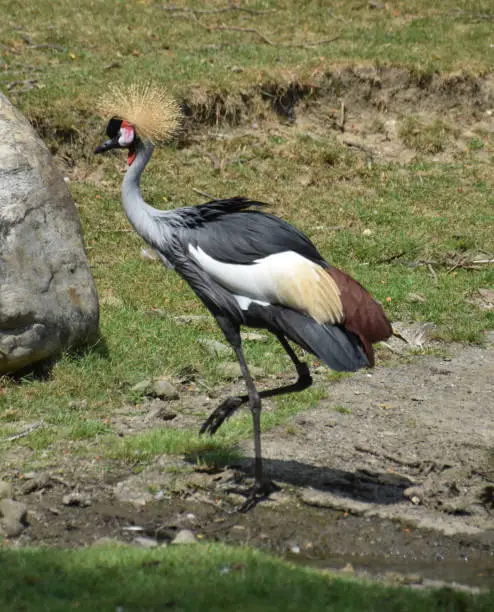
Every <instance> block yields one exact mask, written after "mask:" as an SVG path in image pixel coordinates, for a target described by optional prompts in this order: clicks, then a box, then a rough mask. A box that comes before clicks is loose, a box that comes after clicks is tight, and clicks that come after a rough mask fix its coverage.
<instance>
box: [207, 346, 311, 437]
mask: <svg viewBox="0 0 494 612" xmlns="http://www.w3.org/2000/svg"><path fill="white" fill-rule="evenodd" d="M277 338H278V340H279V341H280V343H281V346H282V347H283V348H284V349H285V351H286V352H287V354H288V356H289V357H290V359H291V360H292V361H293V363H294V365H295V368H296V369H297V374H298V379H297V381H296V382H295V383H293V384H291V385H285V386H283V387H277V388H276V389H268V390H266V391H261V392H260V393H259V397H261V398H265V397H273V396H276V395H284V394H285V393H293V392H295V391H303V390H304V389H307V388H308V387H310V386H311V384H312V377H311V375H310V372H309V368H308V367H307V364H306V363H304V362H303V361H300V360H299V358H298V357H297V355H296V354H295V352H294V350H293V349H292V347H291V346H290V345H289V343H288V341H287V340H286V338H285V337H284V336H283V335H282V334H277ZM248 401H249V396H248V395H239V396H234V397H229V398H227V399H226V400H225V401H224V402H222V403H221V404H220V405H219V406H218V408H216V410H214V412H212V413H211V415H210V416H209V417H208V419H207V420H206V421H204V423H203V424H202V427H201V430H200V433H205V432H207V433H209V434H211V435H213V434H214V433H216V431H218V429H219V428H220V427H221V425H222V423H223V422H224V421H226V419H228V418H230V417H231V416H232V414H233V413H234V412H235V411H236V410H237V409H238V408H240V406H242V404H245V403H246V402H248Z"/></svg>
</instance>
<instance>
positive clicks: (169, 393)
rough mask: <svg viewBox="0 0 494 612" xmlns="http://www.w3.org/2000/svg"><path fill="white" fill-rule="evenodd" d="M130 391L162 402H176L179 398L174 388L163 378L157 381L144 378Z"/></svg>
mask: <svg viewBox="0 0 494 612" xmlns="http://www.w3.org/2000/svg"><path fill="white" fill-rule="evenodd" d="M131 391H134V392H135V393H142V394H143V395H149V396H150V397H159V398H160V399H162V400H176V399H178V398H179V397H180V396H179V394H178V391H177V390H176V389H175V387H174V386H173V385H172V384H171V383H170V382H168V381H167V380H165V379H163V378H158V379H157V380H151V379H150V378H146V379H144V380H141V382H138V383H137V384H136V385H134V386H133V387H132V389H131Z"/></svg>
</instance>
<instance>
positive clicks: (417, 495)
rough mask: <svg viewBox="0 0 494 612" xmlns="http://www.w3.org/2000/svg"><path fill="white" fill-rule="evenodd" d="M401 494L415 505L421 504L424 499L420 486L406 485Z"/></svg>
mask: <svg viewBox="0 0 494 612" xmlns="http://www.w3.org/2000/svg"><path fill="white" fill-rule="evenodd" d="M403 495H404V496H405V497H406V498H407V499H409V500H410V501H411V502H412V504H414V505H415V506H418V505H419V504H421V503H422V501H423V499H424V491H423V489H422V488H420V487H408V488H406V489H405V490H404V491H403Z"/></svg>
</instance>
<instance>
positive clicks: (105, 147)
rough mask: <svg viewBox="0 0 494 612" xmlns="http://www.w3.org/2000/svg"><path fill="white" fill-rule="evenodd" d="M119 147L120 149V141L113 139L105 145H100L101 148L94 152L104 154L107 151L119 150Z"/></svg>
mask: <svg viewBox="0 0 494 612" xmlns="http://www.w3.org/2000/svg"><path fill="white" fill-rule="evenodd" d="M118 147H120V144H119V142H118V139H117V138H111V139H110V140H107V141H106V142H104V143H103V144H100V145H99V147H96V149H94V152H95V153H104V152H105V151H109V150H110V149H117V148H118Z"/></svg>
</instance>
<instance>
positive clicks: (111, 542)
mask: <svg viewBox="0 0 494 612" xmlns="http://www.w3.org/2000/svg"><path fill="white" fill-rule="evenodd" d="M91 546H92V547H93V548H98V547H99V546H125V543H124V542H122V541H121V540H117V538H110V537H108V536H103V537H101V538H98V539H97V540H94V542H93V543H92V544H91Z"/></svg>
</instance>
